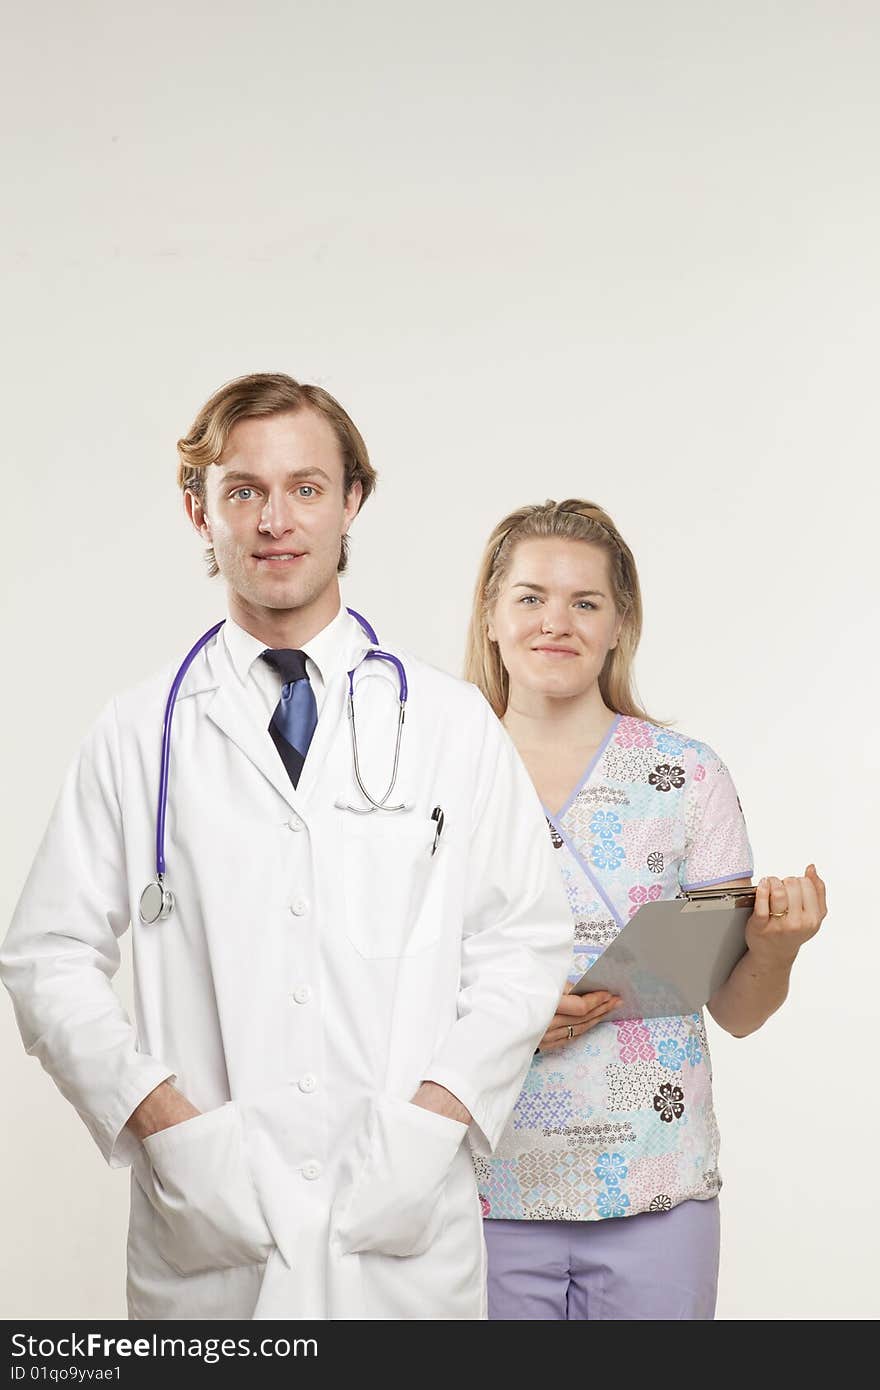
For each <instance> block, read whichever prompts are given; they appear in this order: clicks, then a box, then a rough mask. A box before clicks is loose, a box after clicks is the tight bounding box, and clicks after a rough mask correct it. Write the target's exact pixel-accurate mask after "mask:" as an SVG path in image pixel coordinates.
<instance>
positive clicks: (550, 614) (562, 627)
mask: <svg viewBox="0 0 880 1390" xmlns="http://www.w3.org/2000/svg"><path fill="white" fill-rule="evenodd" d="M568 628H569V612H568V607H567V605H566V604H551V603H548V604H547V605H546V607H545V608H544V616H543V619H542V622H541V630H542V631H543V632H548V633H549V632H557V633H559V632H567V631H568Z"/></svg>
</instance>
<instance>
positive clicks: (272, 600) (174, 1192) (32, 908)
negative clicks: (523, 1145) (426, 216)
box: [0, 374, 572, 1319]
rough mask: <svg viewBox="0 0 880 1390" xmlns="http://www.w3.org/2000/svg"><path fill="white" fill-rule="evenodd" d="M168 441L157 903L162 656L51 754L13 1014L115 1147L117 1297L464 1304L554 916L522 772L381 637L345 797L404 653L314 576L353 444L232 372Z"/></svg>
mask: <svg viewBox="0 0 880 1390" xmlns="http://www.w3.org/2000/svg"><path fill="white" fill-rule="evenodd" d="M179 450H180V457H181V465H180V472H179V481H180V484H181V487H182V489H183V494H184V500H185V506H186V510H187V513H188V515H189V517H190V520H191V521H192V523H193V525H194V526H195V528H196V530H197V531H198V532H199V534H200V535H201V536H202V537H203V539H204V540H205V541H206V542H208V544H209V545H210V547H211V549H210V551H209V557H210V565H211V570H212V572H213V573H218V572H219V573H220V574H221V575H222V577H223V579H224V580H225V583H226V589H227V603H228V616H227V619H226V622H225V625H224V626H223V627H221V628H220V630H219V632H218V633H217V634H216V635H215V636H214V637H213V638H212V639H211V640H210V641H209V642H208V643H207V644H206V645H205V646H204V648H203V649H202V650H201V651H200V652H199V653H198V655H197V656H196V657H195V658H194V660H193V661H192V664H191V665H190V667H189V669H188V671H187V673H186V675H185V677H184V679H183V682H182V684H181V686H180V689H179V692H178V696H177V700H176V704H175V707H174V715H173V723H172V737H171V743H170V761H169V791H168V803H167V822H166V826H165V835H164V853H165V857H166V859H167V879H166V880H164V883H165V886H166V887H167V888H169V889H170V890H171V891H172V892H173V894H174V899H175V902H174V909H173V911H172V913H171V915H170V916H168V917H166V918H164V919H162V920H159V921H155V922H152V923H150V924H146V923H144V922H143V921H141V920H140V919H139V902H140V898H141V894H142V891H143V889H144V886H145V885H146V884H147V883H148V882H149V881H150V880H151V879H153V878H155V876H156V871H157V857H156V821H157V797H158V792H159V773H160V746H161V731H162V723H163V711H164V707H165V702H166V698H167V695H168V691H169V688H170V686H171V683H172V679H173V676H174V673H175V671H176V669H177V665H178V662H175V663H174V665H172V666H169V668H168V669H167V670H166V671H163V672H162V673H161V674H160V675H159V676H158V677H157V678H155V679H153V680H150V681H148V682H147V683H146V684H144V685H142V686H141V687H139V688H138V689H135V690H133V691H130V692H129V693H127V694H125V695H122V696H120V697H118V698H117V699H115V700H113V701H112V702H111V704H110V705H108V707H107V708H106V709H105V711H104V713H103V714H102V715H101V717H100V718H99V719H98V721H97V723H96V724H95V726H94V727H93V729H92V730H91V732H90V733H89V735H88V737H87V738H86V739H85V741H84V743H83V745H82V748H81V750H80V753H79V756H78V757H77V758H76V760H75V762H74V764H73V766H72V768H71V769H70V772H69V774H68V777H67V779H66V782H65V784H64V788H63V790H62V792H61V795H60V798H59V801H58V804H57V806H56V808H55V811H54V813H53V816H52V819H51V821H50V824H49V827H48V829H47V832H46V835H45V838H44V840H43V842H42V845H41V847H40V849H39V852H38V854H37V857H36V860H35V862H34V865H33V868H32V870H31V872H30V875H29V877H28V879H27V882H26V884H25V887H24V891H23V893H22V896H21V899H20V902H19V904H18V907H17V910H16V913H15V917H14V919H13V922H12V925H11V928H10V930H9V933H8V936H7V938H6V941H5V944H4V948H3V951H2V955H0V971H2V977H3V980H4V983H5V984H6V986H7V988H8V989H9V991H10V994H11V995H12V998H13V1001H14V1005H15V1010H16V1016H17V1019H18V1024H19V1028H20V1030H21V1034H22V1037H23V1039H24V1042H25V1045H26V1047H27V1049H28V1051H29V1052H30V1053H32V1054H33V1055H35V1056H37V1057H38V1058H39V1059H40V1061H41V1062H42V1064H43V1066H44V1067H45V1068H46V1070H47V1071H48V1072H49V1073H50V1075H51V1076H52V1077H53V1078H54V1080H55V1082H56V1083H57V1085H58V1087H59V1088H60V1090H61V1091H62V1093H63V1094H64V1095H65V1096H66V1097H67V1099H68V1100H69V1101H70V1102H71V1103H72V1104H73V1105H74V1106H75V1107H76V1109H77V1110H78V1112H79V1113H80V1115H81V1116H82V1118H83V1120H84V1121H85V1123H86V1125H87V1126H88V1128H89V1130H90V1131H91V1133H92V1135H93V1137H94V1139H95V1141H96V1143H97V1144H98V1146H99V1148H100V1149H101V1152H102V1153H103V1155H104V1157H105V1158H106V1159H107V1161H108V1162H109V1163H110V1164H111V1165H112V1166H121V1165H129V1164H130V1165H131V1168H132V1180H131V1221H130V1229H129V1242H128V1301H129V1312H130V1316H131V1317H132V1318H135V1319H168V1318H176V1319H180V1318H212V1319H220V1318H223V1319H227V1318H274V1317H286V1318H305V1317H314V1318H370V1319H379V1318H396V1319H400V1318H455V1319H459V1318H479V1317H482V1316H485V1303H484V1291H483V1290H484V1269H483V1248H484V1247H483V1241H482V1230H481V1217H480V1208H479V1202H478V1197H477V1193H476V1189H475V1184H474V1178H473V1173H472V1165H471V1159H470V1154H469V1146H468V1144H467V1143H465V1142H463V1141H464V1139H465V1135H467V1134H468V1131H470V1141H471V1143H472V1144H473V1145H475V1146H476V1147H477V1149H482V1150H483V1151H489V1150H491V1148H492V1146H493V1145H494V1144H495V1142H496V1140H497V1139H498V1137H499V1135H500V1133H501V1130H502V1128H503V1126H504V1123H505V1121H506V1119H507V1116H508V1114H509V1112H510V1110H511V1109H512V1107H513V1104H514V1102H515V1100H516V1097H517V1094H518V1092H519V1089H520V1085H521V1083H522V1081H523V1078H524V1075H525V1072H526V1069H527V1067H528V1063H529V1060H530V1058H531V1056H532V1053H533V1050H534V1048H535V1046H536V1043H537V1041H538V1039H539V1038H540V1036H541V1034H542V1033H543V1031H544V1028H545V1025H546V1023H547V1022H548V1020H549V1019H550V1017H551V1015H552V1014H553V1012H554V1009H555V1006H556V1002H557V1000H558V998H559V993H560V989H561V986H562V983H563V980H564V977H565V972H566V966H567V963H568V959H569V950H570V938H571V932H572V926H571V917H570V913H569V909H568V906H567V903H566V901H565V896H564V893H563V890H562V888H561V885H560V881H559V877H558V873H557V870H556V866H555V863H554V862H553V860H552V847H551V842H550V837H549V834H548V833H547V829H546V824H545V822H544V820H543V816H542V812H541V808H540V805H539V802H538V799H537V797H536V794H535V792H534V790H533V787H532V784H531V782H530V780H529V778H528V776H527V775H526V773H525V771H524V769H523V767H522V765H521V764H520V762H519V760H518V758H517V756H516V754H515V752H514V750H513V747H512V745H511V743H510V742H509V741H508V738H507V736H506V734H505V733H504V731H503V730H502V728H501V726H500V724H499V723H498V722H497V720H496V719H495V718H494V716H493V715H492V713H491V712H490V710H489V707H488V706H487V705H486V704H485V702H484V701H483V699H482V697H481V696H480V695H479V694H478V693H477V691H476V689H475V688H474V687H473V686H471V685H467V684H465V683H464V682H462V681H458V680H455V679H453V678H452V677H450V676H448V675H445V674H443V673H442V672H440V671H438V670H435V669H434V668H433V667H431V666H428V665H426V664H425V663H424V662H421V661H419V660H418V659H417V658H415V657H413V656H411V655H409V654H407V653H403V652H399V651H395V653H394V655H396V656H397V657H398V658H399V659H400V660H402V663H403V670H404V674H405V678H406V681H407V684H408V703H407V706H406V722H405V726H404V729H403V736H402V741H401V747H400V758H399V765H398V769H397V779H396V784H395V787H394V790H393V792H392V794H391V796H390V797H389V798H388V800H387V804H388V805H389V806H403V808H404V809H403V810H399V811H384V810H372V809H371V807H370V801H369V800H368V799H367V798H366V797H365V795H364V792H363V790H362V787H363V788H366V790H367V792H368V793H369V795H370V796H371V797H372V798H373V800H374V801H381V800H382V798H383V794H384V792H385V790H386V788H387V785H388V782H389V780H390V775H391V768H392V765H393V763H394V757H395V736H396V732H397V718H398V709H399V693H400V673H399V671H398V670H397V668H396V667H395V666H394V664H393V663H391V662H388V661H382V660H377V659H369V660H366V661H363V664H361V665H359V663H361V662H362V660H363V658H364V656H365V653H366V652H367V651H368V650H370V648H371V646H372V645H373V643H371V641H370V639H369V638H368V636H367V635H366V632H365V629H364V627H363V626H362V625H361V623H360V622H359V621H358V620H356V618H355V617H354V616H351V615H350V613H349V612H348V611H346V609H345V608H343V607H342V606H341V601H340V592H339V582H338V573H339V572H340V571H341V570H342V569H344V567H345V560H346V553H347V539H346V537H347V532H348V528H349V526H350V524H351V522H352V520H353V519H354V517H355V515H356V514H357V512H358V510H359V508H360V506H361V504H362V502H363V500H364V499H365V497H366V496H367V495H368V494H369V492H370V491H371V490H372V487H373V484H374V481H375V474H374V472H373V469H372V467H371V465H370V463H369V458H368V456H367V452H366V449H365V448H364V444H363V441H362V439H361V437H360V435H359V433H358V431H357V430H356V428H355V426H354V424H353V423H352V421H351V420H350V419H349V417H348V415H347V414H346V413H345V411H343V410H342V408H341V407H340V406H339V405H338V403H337V402H336V401H334V400H333V399H332V397H330V396H328V395H327V394H326V393H325V392H323V391H321V390H320V389H318V388H315V387H307V386H301V385H299V384H298V383H296V382H294V381H293V380H292V379H291V378H289V377H285V376H280V375H279V376H276V375H269V374H260V375H257V376H252V377H245V378H241V379H240V380H239V381H236V382H232V383H230V384H229V385H227V386H225V387H223V388H221V390H220V391H218V392H217V393H216V394H215V395H214V396H213V397H212V398H211V400H209V401H208V402H207V404H206V405H205V406H204V407H203V409H202V411H201V412H200V413H199V416H198V417H197V419H196V421H195V423H194V425H193V428H192V430H191V431H190V433H189V435H188V436H187V437H186V438H185V439H183V440H181V441H180V445H179ZM178 660H179V658H178ZM352 670H355V671H356V674H355V677H354V690H355V714H356V720H357V726H356V732H357V743H358V749H359V755H360V756H359V763H360V766H359V773H360V783H361V784H362V786H361V785H360V784H359V783H358V780H357V778H356V775H355V768H354V758H353V744H352V740H351V737H350V732H351V731H350V721H349V718H348V716H347V709H346V699H347V694H348V688H349V680H348V675H347V673H348V672H350V671H352ZM289 718H292V719H293V723H290V722H289ZM285 720H288V722H285ZM352 808H354V809H352ZM364 811H367V812H368V814H358V812H361V813H363V812H364ZM146 915H148V916H149V915H150V914H146ZM130 923H131V924H132V927H133V951H134V967H135V1000H136V1018H135V1022H134V1024H132V1023H131V1022H130V1021H129V1019H128V1017H127V1016H126V1014H125V1011H124V1010H123V1009H122V1007H121V1006H120V1004H119V1002H118V1000H117V997H116V995H115V993H114V991H113V989H112V986H111V983H110V981H111V979H112V977H113V975H114V974H115V972H116V970H117V967H118V965H119V948H118V941H117V938H118V937H120V936H121V935H122V934H123V933H124V932H125V931H126V930H127V928H128V926H129V924H130Z"/></svg>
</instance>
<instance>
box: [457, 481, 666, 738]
mask: <svg viewBox="0 0 880 1390" xmlns="http://www.w3.org/2000/svg"><path fill="white" fill-rule="evenodd" d="M535 538H540V539H547V538H553V539H556V540H567V541H586V542H587V543H588V544H589V545H595V546H598V547H599V549H600V550H604V551H605V553H606V555H607V556H608V574H609V576H610V579H611V596H612V598H613V600H614V606H615V608H616V609H617V612H618V614H620V616H621V617H622V618H623V624H622V626H621V629H620V637H619V639H618V642H617V646H616V647H614V648H613V649H612V650H611V651H610V652H609V653H608V656H607V657H606V659H605V665H604V666H603V668H602V672H601V674H600V676H599V690H600V693H601V695H602V699H603V700H604V701H605V704H606V705H607V706H608V708H609V709H612V710H614V711H615V712H616V713H617V714H627V715H632V716H633V717H634V718H636V719H649V718H650V716H649V715H647V714H646V713H645V711H644V710H643V709H642V707H641V705H640V704H639V701H638V699H637V696H636V693H635V689H634V683H633V661H634V659H635V654H636V648H637V647H638V645H639V638H640V637H641V635H642V593H641V589H640V588H639V575H638V571H637V569H636V562H635V560H634V559H633V554H632V551H631V550H630V548H629V546H628V545H627V544H626V541H625V540H624V539H623V537H622V536H621V534H620V532H619V531H618V529H617V527H616V526H615V524H614V522H613V521H612V519H611V517H610V516H609V515H608V513H607V512H606V511H603V509H602V508H601V507H598V506H596V504H595V502H584V501H583V500H582V499H581V498H579V497H574V498H571V497H570V498H568V500H567V501H565V502H552V501H549V502H544V503H542V504H538V505H536V506H532V507H520V508H518V510H517V511H515V512H511V513H510V514H509V515H508V516H506V517H505V518H504V520H503V521H499V523H498V525H497V526H496V527H495V529H494V530H493V532H492V534H491V536H490V537H489V541H488V544H487V545H486V549H485V551H484V553H483V559H482V562H481V564H480V569H479V573H478V575H477V584H476V589H475V590H474V605H473V612H472V615H471V624H470V631H469V633H468V641H467V651H466V654H465V671H464V676H465V680H469V681H473V683H474V685H476V686H478V687H479V689H480V690H482V692H483V694H484V695H485V697H486V699H487V700H488V701H489V704H490V705H491V706H492V708H493V710H494V711H495V713H496V714H497V715H498V717H499V719H500V718H501V717H502V716H503V715H504V712H505V710H506V709H507V701H508V696H509V693H510V682H509V679H508V675H507V671H506V669H505V667H504V663H503V662H502V660H501V652H500V651H499V648H498V643H497V642H492V641H491V640H490V638H489V631H488V623H489V618H490V617H491V614H492V610H493V609H494V607H495V604H496V602H497V601H498V595H499V593H500V592H501V586H502V584H503V582H504V580H505V578H506V576H507V574H508V571H509V569H510V563H511V560H512V558H513V552H514V550H515V549H516V547H517V545H518V544H519V542H520V541H524V540H532V539H535ZM652 722H653V723H659V722H660V721H658V720H653V721H652Z"/></svg>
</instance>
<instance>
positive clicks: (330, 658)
mask: <svg viewBox="0 0 880 1390" xmlns="http://www.w3.org/2000/svg"><path fill="white" fill-rule="evenodd" d="M353 622H354V619H350V618H349V615H348V612H347V610H346V609H345V607H343V606H342V605H340V608H339V612H338V613H337V614H336V616H335V618H332V619H331V620H330V622H329V623H328V624H327V626H326V627H322V628H321V631H320V632H317V633H316V634H315V636H314V637H312V638H310V639H309V641H308V642H305V643H304V644H303V646H302V648H301V650H302V651H304V652H305V654H306V656H307V657H308V659H309V661H310V662H312V664H313V665H314V667H315V669H316V672H317V675H318V677H319V678H320V680H321V681H322V683H323V684H324V685H325V686H326V685H328V684H329V682H330V681H331V680H332V679H333V677H334V676H335V675H336V674H337V672H338V671H340V670H342V669H347V665H346V663H347V661H348V659H349V650H350V647H351V624H352V623H353ZM223 640H224V641H225V643H226V649H227V651H228V652H229V655H230V657H231V659H232V664H233V666H234V667H235V671H236V674H237V676H238V678H239V680H240V681H241V682H242V684H245V683H246V682H247V679H248V676H249V675H250V670H251V667H252V666H253V664H254V662H255V661H258V660H259V658H260V657H261V656H262V654H263V652H264V651H266V643H265V642H262V641H261V640H260V638H259V637H254V635H253V633H250V632H246V631H245V629H244V628H243V627H241V626H240V625H239V624H238V623H237V622H236V621H235V619H234V618H233V617H231V616H230V615H229V614H228V613H227V616H226V622H225V623H224V625H223Z"/></svg>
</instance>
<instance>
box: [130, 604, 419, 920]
mask: <svg viewBox="0 0 880 1390" xmlns="http://www.w3.org/2000/svg"><path fill="white" fill-rule="evenodd" d="M347 611H348V612H349V613H350V614H351V616H352V617H353V618H355V619H356V620H357V622H359V623H360V625H361V627H362V628H363V630H364V632H365V634H366V636H367V637H368V638H369V640H370V642H371V643H372V647H371V649H370V650H369V651H368V652H366V653H365V654H364V655H363V656H362V657H361V659H360V661H359V662H358V663H357V666H355V667H353V669H352V670H351V671H349V672H348V723H349V728H350V730H351V751H352V758H353V762H354V776H355V781H356V782H357V784H358V790H359V791H360V792H361V793H362V794H363V796H364V798H365V799H366V800H367V801H369V803H370V804H369V806H365V807H359V806H349V805H347V804H344V803H337V804H338V805H341V806H342V809H343V810H345V811H354V813H355V815H358V816H369V815H371V814H372V813H373V811H405V810H406V809H407V807H406V805H405V804H404V803H403V802H401V804H400V805H399V806H389V805H388V804H387V803H388V798H389V796H390V795H391V793H392V792H393V791H394V787H395V784H396V782H397V767H398V763H399V762H400V741H401V737H402V735H403V720H404V716H405V714H406V699H407V683H406V671H405V670H404V667H403V662H402V661H401V660H400V658H399V657H396V656H393V655H392V653H391V652H383V651H381V650H380V648H379V638H378V637H377V636H376V633H375V630H374V629H373V628H372V627H371V626H370V624H369V623H368V622H367V620H366V618H362V617H361V615H360V613H356V612H355V611H354V609H353V608H349V609H347ZM225 621H226V619H225V618H223V619H222V620H221V621H220V622H219V623H215V624H214V626H213V627H211V628H209V629H208V631H207V632H205V633H203V635H202V636H201V637H200V638H199V640H198V642H196V644H195V646H194V647H193V648H192V650H191V651H189V652H187V654H186V656H185V657H184V659H183V661H182V662H181V664H180V668H179V670H178V672H177V675H176V676H175V677H174V680H173V681H172V684H171V689H170V690H169V692H168V699H167V701H166V703H165V718H164V721H163V724H162V759H161V763H160V768H159V800H158V806H157V809H156V877H155V878H154V879H153V880H152V881H151V882H150V883H148V884H147V886H146V888H145V889H144V891H143V892H142V893H141V897H140V903H139V905H138V916H139V917H140V919H141V921H142V922H143V923H144V925H145V926H152V925H153V923H154V922H160V921H162V920H163V918H165V917H170V916H171V913H172V912H173V911H174V894H173V893H172V891H171V889H170V888H166V886H165V811H166V808H167V806H168V766H169V763H170V760H171V720H172V718H173V717H174V706H175V703H176V701H177V692H178V691H179V690H180V687H181V684H182V683H183V678H184V676H185V675H186V673H187V671H188V670H189V668H190V666H191V664H192V662H193V660H194V658H195V657H197V656H198V654H199V652H200V651H201V650H202V647H204V646H206V645H207V643H208V642H210V640H211V638H212V637H214V636H216V634H217V633H218V632H219V631H220V629H221V627H222V626H223V623H224V622H225ZM365 661H390V663H391V665H392V666H393V667H394V669H395V670H396V672H397V680H398V691H399V695H398V701H399V709H398V715H397V739H396V742H395V745H394V765H393V767H392V770H391V781H390V782H389V783H388V788H387V790H386V792H385V795H384V796H383V797H381V798H380V800H379V801H375V800H374V799H373V797H372V796H371V795H370V793H369V792H368V791H367V789H366V787H365V786H364V782H363V778H362V776H361V769H360V762H359V759H358V742H357V725H356V723H355V716H354V677H355V672H356V671H357V670H358V667H360V666H362V665H363V663H364V662H365Z"/></svg>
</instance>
